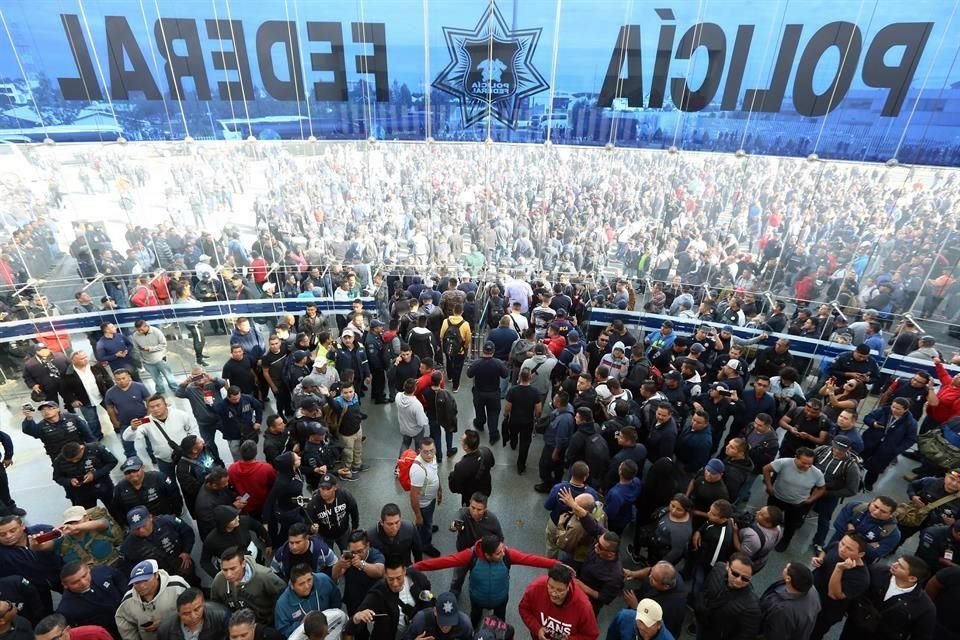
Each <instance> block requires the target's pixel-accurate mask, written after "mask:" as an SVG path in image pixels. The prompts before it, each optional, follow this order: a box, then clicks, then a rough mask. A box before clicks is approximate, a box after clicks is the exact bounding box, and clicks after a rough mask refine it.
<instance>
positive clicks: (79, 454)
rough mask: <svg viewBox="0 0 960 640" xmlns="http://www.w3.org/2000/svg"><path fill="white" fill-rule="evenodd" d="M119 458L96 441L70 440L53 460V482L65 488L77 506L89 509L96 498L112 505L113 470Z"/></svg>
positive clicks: (68, 497) (95, 504) (71, 500)
mask: <svg viewBox="0 0 960 640" xmlns="http://www.w3.org/2000/svg"><path fill="white" fill-rule="evenodd" d="M115 466H117V458H116V457H115V456H114V455H113V454H112V453H110V451H109V450H108V449H107V448H106V447H104V446H103V445H100V444H97V443H95V442H90V443H86V444H84V443H82V442H68V443H67V444H65V445H63V448H62V449H61V450H60V455H58V456H57V457H56V458H54V460H53V481H54V482H56V483H57V484H59V485H60V486H61V487H63V489H64V491H65V492H66V494H67V499H68V500H69V501H70V502H71V504H73V505H74V506H75V507H83V508H84V509H90V508H93V507H95V506H97V500H98V499H99V500H100V501H102V502H103V504H104V505H106V506H109V505H110V501H111V499H112V498H113V489H114V487H113V481H112V480H111V479H110V472H111V471H113V468H114V467H115Z"/></svg>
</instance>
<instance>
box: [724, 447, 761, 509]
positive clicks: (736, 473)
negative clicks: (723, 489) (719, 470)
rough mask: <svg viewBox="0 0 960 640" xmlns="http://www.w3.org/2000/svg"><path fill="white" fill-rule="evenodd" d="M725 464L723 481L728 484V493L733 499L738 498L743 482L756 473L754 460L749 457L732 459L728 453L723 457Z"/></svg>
mask: <svg viewBox="0 0 960 640" xmlns="http://www.w3.org/2000/svg"><path fill="white" fill-rule="evenodd" d="M721 459H722V460H723V464H724V467H725V468H724V471H723V483H724V484H725V485H727V494H728V495H729V496H730V499H731V500H736V499H737V496H738V495H739V494H740V489H741V487H743V484H744V483H745V482H747V481H748V480H750V479H751V477H752V475H753V473H754V466H753V460H751V459H750V458H749V457H747V458H743V459H742V460H731V459H730V458H728V457H727V456H726V455H724V456H723V457H722V458H721Z"/></svg>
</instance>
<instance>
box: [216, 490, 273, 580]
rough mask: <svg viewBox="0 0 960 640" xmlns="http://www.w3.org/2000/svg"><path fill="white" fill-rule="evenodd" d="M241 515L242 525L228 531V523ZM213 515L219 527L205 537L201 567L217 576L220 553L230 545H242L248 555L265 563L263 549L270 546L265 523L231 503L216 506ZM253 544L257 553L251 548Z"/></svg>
mask: <svg viewBox="0 0 960 640" xmlns="http://www.w3.org/2000/svg"><path fill="white" fill-rule="evenodd" d="M238 515H239V516H240V525H239V526H238V527H237V528H236V529H234V530H233V531H229V532H228V531H227V525H228V524H230V522H231V521H233V519H234V518H236V517H237V516H238ZM213 516H214V519H215V520H216V523H217V528H216V530H214V531H211V532H210V533H209V534H207V537H206V538H204V539H203V550H202V552H201V554H200V568H201V569H203V570H204V571H206V572H207V574H208V575H211V576H215V575H217V572H218V571H219V570H220V554H221V553H222V552H224V551H226V550H227V549H229V548H230V547H240V548H241V549H246V550H247V555H249V556H256V557H257V558H258V561H259V562H260V563H261V564H262V563H263V558H264V556H263V551H264V549H266V548H267V547H269V546H270V540H269V539H268V538H267V532H266V531H264V529H263V525H262V524H260V523H259V522H257V521H256V520H254V519H253V518H251V517H250V516H245V515H241V514H240V511H238V510H237V509H236V508H235V507H232V506H230V505H220V506H219V507H214V510H213ZM251 543H252V544H253V545H254V546H255V547H256V548H257V551H256V553H255V552H254V551H253V550H251V549H250V544H251Z"/></svg>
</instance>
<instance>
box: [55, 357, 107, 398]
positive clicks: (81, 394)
mask: <svg viewBox="0 0 960 640" xmlns="http://www.w3.org/2000/svg"><path fill="white" fill-rule="evenodd" d="M90 370H91V371H93V379H94V380H96V382H97V389H99V390H100V397H101V398H102V397H103V396H104V395H105V394H106V393H107V389H109V388H110V387H112V386H113V378H111V377H110V374H109V373H108V372H107V369H106V367H104V366H103V365H102V364H100V363H99V362H94V363H92V364H90ZM60 395H61V396H63V402H64V404H66V406H68V407H69V406H70V405H71V404H73V402H75V401H77V400H79V401H80V402H81V403H83V406H85V407H89V406H90V396H89V395H87V390H86V388H85V387H84V386H83V382H81V381H80V376H79V375H77V371H76V369H74V368H73V365H72V364H71V365H69V366H67V371H66V373H64V374H63V381H62V382H61V384H60Z"/></svg>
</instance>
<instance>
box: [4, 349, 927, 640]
mask: <svg viewBox="0 0 960 640" xmlns="http://www.w3.org/2000/svg"><path fill="white" fill-rule="evenodd" d="M226 342H227V341H226V339H225V338H224V337H223V336H211V337H209V338H208V352H209V353H210V355H211V361H212V362H214V363H223V362H224V361H225V360H226V358H227V345H226ZM74 345H75V346H77V347H88V346H89V345H87V343H86V341H84V340H83V339H82V338H79V339H77V340H75V341H74ZM170 353H171V355H170V362H171V365H172V366H173V368H174V370H175V371H176V372H177V373H178V374H180V375H183V374H184V373H185V372H186V370H187V368H188V367H189V365H190V364H191V363H192V349H191V348H190V345H189V342H183V341H178V342H171V343H170ZM209 369H210V370H211V371H215V370H217V368H216V367H210V368H209ZM464 378H465V377H464ZM147 384H148V385H151V383H150V382H147ZM470 388H471V383H470V381H469V380H467V379H466V378H465V380H464V384H463V386H462V388H461V391H460V392H459V393H458V394H457V395H456V398H457V401H458V403H459V407H460V422H461V430H462V429H464V428H467V427H469V425H470V420H471V419H472V417H473V405H472V402H471V393H470ZM28 401H29V398H28V394H27V389H26V387H25V386H24V385H23V383H22V382H21V381H19V380H17V381H8V382H7V383H6V384H3V385H0V424H2V425H3V428H4V430H5V431H7V432H8V433H9V434H10V436H11V437H12V439H13V442H14V447H15V451H16V454H15V457H14V465H13V466H12V467H10V468H9V469H8V473H9V476H10V484H11V487H12V493H13V495H14V498H15V499H16V500H17V502H18V504H19V505H20V506H21V507H23V508H24V509H26V510H27V511H28V512H29V515H28V518H27V519H28V521H29V522H30V523H31V524H36V523H49V524H59V523H60V522H61V516H62V513H63V511H64V509H66V508H67V507H68V506H69V503H68V501H67V500H66V499H65V498H64V495H63V491H62V489H61V488H60V487H59V486H56V485H55V484H54V483H53V481H52V480H51V470H50V463H49V460H48V459H47V457H46V456H45V455H44V453H43V450H42V448H41V446H40V443H39V441H38V440H35V439H33V438H30V437H28V436H25V435H23V434H22V433H21V432H20V423H21V421H22V415H21V413H20V406H21V405H22V404H23V403H24V402H28ZM174 401H175V402H176V403H177V404H178V405H180V406H181V407H182V408H186V409H187V410H189V408H188V407H187V406H186V403H185V402H184V401H181V400H176V399H174ZM873 401H874V399H873V398H871V399H869V400H868V401H867V402H870V403H872V402H873ZM865 408H866V407H862V408H861V411H860V413H861V415H863V414H864V413H865V411H864V409H865ZM364 411H365V412H366V413H367V414H368V415H369V416H370V418H369V419H368V420H367V422H366V423H365V426H364V429H365V433H366V435H367V440H366V442H365V444H364V461H365V462H367V463H369V464H370V465H371V469H370V470H369V471H368V472H366V473H364V474H363V476H362V478H361V480H359V481H358V482H353V483H344V484H345V486H346V487H347V488H348V490H349V491H350V492H351V493H352V494H353V495H354V496H355V497H356V499H357V502H358V503H359V505H360V524H361V526H362V527H364V528H366V527H369V526H371V525H373V524H374V523H375V522H376V520H377V518H378V515H379V511H380V508H381V506H382V505H383V504H385V503H387V502H395V503H397V504H399V505H400V507H401V509H402V510H403V511H404V513H405V514H409V513H410V509H409V499H408V494H405V493H404V492H403V490H402V489H401V488H400V486H399V484H398V483H397V482H396V480H395V479H394V476H393V467H394V463H395V460H396V459H395V455H396V450H397V446H398V443H399V434H398V432H397V429H396V426H395V422H394V417H395V408H394V406H393V405H384V406H378V405H374V404H373V403H372V402H369V401H368V402H365V403H364ZM11 412H12V413H11ZM104 424H107V425H109V422H105V423H104ZM105 431H110V430H109V429H106V430H105ZM482 440H483V444H486V441H487V435H486V434H484V435H483V436H482ZM104 442H105V443H107V445H108V446H109V447H110V449H111V450H112V451H113V452H114V454H116V455H117V457H118V459H122V457H123V454H122V449H121V447H120V442H119V438H118V437H117V436H115V435H114V434H112V433H109V434H108V435H107V437H106V439H105V440H104ZM541 446H542V440H541V439H540V438H539V437H536V436H535V438H534V442H533V445H532V447H531V450H530V457H529V460H528V463H527V466H528V470H527V472H526V473H525V474H524V475H523V476H518V475H517V473H516V453H515V452H513V451H511V450H510V449H509V448H504V447H502V446H501V445H500V444H498V445H497V446H496V447H494V454H495V456H496V459H497V464H496V466H495V468H494V469H493V478H494V490H493V496H492V497H491V499H490V509H491V511H492V512H493V513H495V514H496V515H497V517H498V518H499V519H500V522H501V523H502V525H503V529H504V533H505V534H506V542H507V544H508V545H510V546H512V547H516V548H518V549H521V550H523V551H525V552H530V553H543V551H544V525H545V523H546V519H547V512H546V511H545V510H544V509H543V498H544V496H542V495H540V494H538V493H536V492H534V491H533V485H534V484H536V483H537V482H538V478H537V473H536V460H537V459H538V456H539V454H540V448H541ZM220 451H221V454H222V455H223V456H224V458H225V459H228V458H229V449H228V448H227V447H226V446H220ZM454 462H455V460H453V461H451V460H450V459H449V458H446V457H445V458H444V461H443V463H442V465H441V476H443V477H445V475H446V474H447V473H448V472H449V470H450V469H452V467H453V463H454ZM910 462H911V461H909V460H901V461H900V463H899V464H898V465H897V466H896V468H894V469H891V470H889V471H888V472H887V473H886V474H884V476H882V477H881V478H880V480H879V482H878V483H877V485H876V487H875V493H876V494H883V493H886V494H888V495H890V496H892V497H894V498H895V499H898V500H900V499H903V498H904V497H905V489H906V486H905V482H904V481H903V479H902V478H901V476H902V475H903V474H904V473H906V472H907V470H908V469H909V468H910V466H912V465H911V464H909V463H910ZM114 475H115V478H119V477H120V475H121V474H120V472H119V468H118V469H117V470H116V471H115V473H114ZM458 498H459V496H457V495H454V494H451V495H450V496H449V497H448V498H447V499H446V500H444V502H443V504H442V505H441V506H440V507H439V508H438V510H437V515H436V518H435V522H437V523H438V524H439V525H440V529H441V530H440V532H439V533H438V534H436V536H435V538H434V543H435V544H436V546H437V548H439V549H440V550H441V551H442V552H444V553H447V552H453V551H455V548H454V534H452V533H449V532H447V531H446V527H447V525H449V523H450V522H451V521H452V520H453V516H454V514H455V512H456V510H457V507H458V505H459V499H458ZM764 501H765V494H764V492H763V489H762V483H761V482H759V481H758V482H757V483H756V485H755V487H754V492H753V495H752V496H751V501H750V505H751V506H753V507H756V506H760V505H761V504H763V502H764ZM814 529H815V521H814V520H812V519H811V520H808V522H807V523H806V525H805V526H804V527H803V529H801V530H800V532H798V533H797V535H796V537H795V538H794V541H793V543H792V544H791V546H790V549H788V551H787V552H786V553H782V554H778V553H774V555H773V556H772V557H771V559H770V561H769V563H768V567H767V568H766V569H765V570H764V571H763V572H762V573H760V574H759V575H758V576H757V578H756V579H755V580H754V582H753V588H754V589H755V590H756V591H757V593H758V594H760V593H762V592H763V590H764V589H765V588H766V587H767V586H768V585H769V584H770V583H771V582H773V581H775V580H777V579H779V576H780V568H781V567H783V566H784V564H785V563H786V562H788V561H789V562H794V561H797V562H803V563H808V562H809V559H810V556H811V549H810V547H809V545H810V539H811V537H812V536H813V531H814ZM626 538H627V539H628V540H632V537H631V529H628V530H627V533H626ZM915 545H916V542H915V540H912V541H910V542H909V543H908V544H907V546H906V549H908V550H911V551H912V550H913V549H914V548H915ZM623 551H624V556H625V557H626V548H625V545H624V550H623ZM196 555H197V556H199V549H197V550H196ZM627 562H628V563H629V561H627ZM628 566H631V565H629V564H628ZM540 573H541V572H540V570H538V569H530V568H525V567H519V566H518V567H513V568H512V569H511V584H510V589H511V594H510V606H509V607H508V615H507V618H508V622H510V623H511V624H513V625H515V626H516V627H517V628H518V629H523V624H522V622H521V620H520V617H519V615H518V613H517V604H518V603H519V601H520V597H521V595H522V593H523V589H524V588H525V586H526V585H527V584H528V583H529V582H530V581H531V580H532V579H533V578H535V577H536V576H537V575H540ZM441 574H443V575H441ZM451 575H452V571H444V572H435V573H433V574H431V576H430V577H431V580H432V582H433V590H434V592H435V593H439V592H441V591H444V590H446V588H447V587H448V585H449V582H450V578H451ZM462 604H463V605H465V606H468V600H467V598H466V595H464V598H463V600H462ZM622 606H623V602H622V601H615V603H614V604H613V605H611V606H607V607H605V608H604V610H602V611H601V614H600V620H599V623H600V629H601V636H602V637H603V636H605V635H606V628H607V626H608V625H609V623H610V620H611V619H612V618H613V616H614V615H615V614H616V613H617V612H618V611H619V610H620V608H621V607H622ZM687 635H689V634H686V635H685V636H684V637H686V636H687ZM838 636H839V626H838V627H836V628H835V629H834V633H833V634H831V635H830V636H828V637H838ZM518 637H519V638H525V637H527V634H526V632H525V631H523V632H522V634H521V635H519V636H518ZM690 637H692V636H690Z"/></svg>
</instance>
